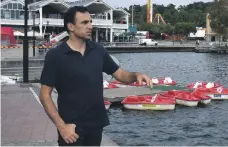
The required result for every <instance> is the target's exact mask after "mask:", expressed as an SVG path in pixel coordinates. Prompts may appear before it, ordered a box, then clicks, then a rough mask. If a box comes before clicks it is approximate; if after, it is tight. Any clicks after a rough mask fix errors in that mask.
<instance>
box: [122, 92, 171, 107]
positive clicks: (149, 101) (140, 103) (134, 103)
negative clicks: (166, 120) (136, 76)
mask: <svg viewBox="0 0 228 147" xmlns="http://www.w3.org/2000/svg"><path fill="white" fill-rule="evenodd" d="M121 103H122V104H123V106H124V108H126V109H132V110H174V109H175V98H174V97H163V96H161V95H158V94H157V95H155V96H151V95H143V96H127V97H125V98H124V100H123V101H122V102H121Z"/></svg>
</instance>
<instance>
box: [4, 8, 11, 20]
mask: <svg viewBox="0 0 228 147" xmlns="http://www.w3.org/2000/svg"><path fill="white" fill-rule="evenodd" d="M5 18H6V19H10V10H6V11H5Z"/></svg>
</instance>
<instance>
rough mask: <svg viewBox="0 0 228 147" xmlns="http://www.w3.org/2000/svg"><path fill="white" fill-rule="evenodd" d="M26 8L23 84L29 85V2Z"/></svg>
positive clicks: (26, 3)
mask: <svg viewBox="0 0 228 147" xmlns="http://www.w3.org/2000/svg"><path fill="white" fill-rule="evenodd" d="M24 6H25V13H24V41H23V82H24V83H28V36H27V32H28V0H25V5H24Z"/></svg>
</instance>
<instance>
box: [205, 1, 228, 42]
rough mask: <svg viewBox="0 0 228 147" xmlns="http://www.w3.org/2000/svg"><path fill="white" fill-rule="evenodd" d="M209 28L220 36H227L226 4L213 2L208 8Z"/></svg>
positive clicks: (227, 9)
mask: <svg viewBox="0 0 228 147" xmlns="http://www.w3.org/2000/svg"><path fill="white" fill-rule="evenodd" d="M209 13H210V20H211V28H212V29H213V30H214V31H215V32H216V33H218V34H219V35H220V36H224V37H227V36H228V2H227V0H219V1H218V0H215V2H214V4H213V5H212V6H211V8H210V11H209Z"/></svg>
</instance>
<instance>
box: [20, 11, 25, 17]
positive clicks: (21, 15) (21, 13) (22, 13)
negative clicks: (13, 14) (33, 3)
mask: <svg viewBox="0 0 228 147" xmlns="http://www.w3.org/2000/svg"><path fill="white" fill-rule="evenodd" d="M19 19H24V11H20V16H19Z"/></svg>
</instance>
